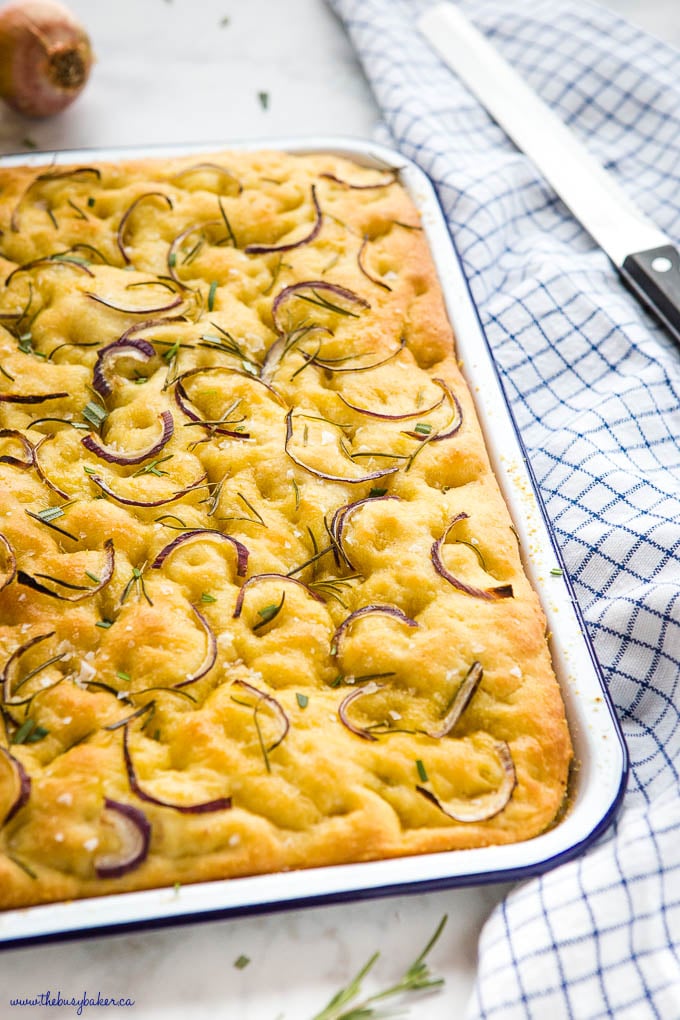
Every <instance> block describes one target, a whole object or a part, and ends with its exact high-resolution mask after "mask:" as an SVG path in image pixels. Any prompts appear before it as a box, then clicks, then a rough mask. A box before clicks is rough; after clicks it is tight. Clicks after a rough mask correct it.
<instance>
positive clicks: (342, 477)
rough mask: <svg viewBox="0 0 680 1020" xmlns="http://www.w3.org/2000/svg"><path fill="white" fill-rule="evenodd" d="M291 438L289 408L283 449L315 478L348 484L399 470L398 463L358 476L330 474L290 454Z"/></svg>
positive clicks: (291, 412)
mask: <svg viewBox="0 0 680 1020" xmlns="http://www.w3.org/2000/svg"><path fill="white" fill-rule="evenodd" d="M292 438H293V409H292V408H291V409H290V411H289V412H288V414H287V415H286V440H285V443H284V449H285V451H286V453H287V454H288V456H289V457H290V459H291V460H292V461H293V463H294V464H297V466H298V467H301V468H304V470H305V471H308V472H309V473H310V475H314V476H315V478H323V479H324V480H325V481H327V482H344V483H346V484H348V485H360V484H361V482H371V481H373V479H374V478H384V477H385V475H393V474H394V473H395V471H398V470H399V467H398V465H397V466H395V467H388V468H381V469H380V470H379V471H371V472H370V473H369V474H367V475H359V477H358V478H347V476H346V475H331V474H329V473H328V472H327V471H319V470H318V469H317V468H313V467H310V465H309V464H305V463H304V462H303V461H301V460H300V459H299V458H298V457H296V456H295V455H294V454H292V453H291V452H290V450H289V448H288V447H289V445H290V441H291V439H292Z"/></svg>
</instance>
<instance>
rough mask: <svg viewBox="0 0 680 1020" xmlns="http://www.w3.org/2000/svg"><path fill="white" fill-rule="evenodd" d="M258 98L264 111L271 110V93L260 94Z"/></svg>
mask: <svg viewBox="0 0 680 1020" xmlns="http://www.w3.org/2000/svg"><path fill="white" fill-rule="evenodd" d="M257 98H258V99H259V100H260V106H261V107H262V109H263V110H268V109H269V93H268V92H258V93H257Z"/></svg>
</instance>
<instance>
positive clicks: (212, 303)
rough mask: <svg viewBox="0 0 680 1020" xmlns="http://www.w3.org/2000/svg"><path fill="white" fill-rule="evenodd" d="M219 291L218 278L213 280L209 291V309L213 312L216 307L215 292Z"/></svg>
mask: <svg viewBox="0 0 680 1020" xmlns="http://www.w3.org/2000/svg"><path fill="white" fill-rule="evenodd" d="M216 293H217V280H213V281H212V283H211V284H210V290H209V291H208V311H209V312H212V310H213V308H214V307H215V294H216Z"/></svg>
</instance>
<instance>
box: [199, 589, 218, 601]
mask: <svg viewBox="0 0 680 1020" xmlns="http://www.w3.org/2000/svg"><path fill="white" fill-rule="evenodd" d="M201 602H205V603H210V602H217V599H216V598H215V596H214V595H211V594H210V592H207V591H204V592H203V593H202V595H201Z"/></svg>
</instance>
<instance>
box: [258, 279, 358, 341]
mask: <svg viewBox="0 0 680 1020" xmlns="http://www.w3.org/2000/svg"><path fill="white" fill-rule="evenodd" d="M303 290H311V291H312V293H314V292H315V291H318V290H322V291H326V293H328V294H333V295H335V297H339V298H343V299H344V300H345V301H348V302H349V303H350V304H353V305H358V307H359V308H370V307H371V306H370V305H369V303H368V301H366V300H365V299H364V298H362V297H360V296H359V295H358V294H355V293H354V291H353V290H349V289H348V288H347V287H341V286H340V285H339V284H337V283H328V281H327V280H302V281H301V282H300V283H291V284H290V285H289V286H288V287H284V288H283V290H280V291H279V293H278V294H277V295H276V297H275V298H274V303H273V304H272V321H273V323H274V328H275V330H276V332H277V333H284V332H285V330H284V329H283V328H282V327H281V325H280V323H279V321H278V319H277V315H278V312H279V310H280V308H281V305H282V304H283V303H284V302H285V301H287V300H288V299H289V298H291V297H294V296H295V295H296V294H299V293H300V291H303Z"/></svg>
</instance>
